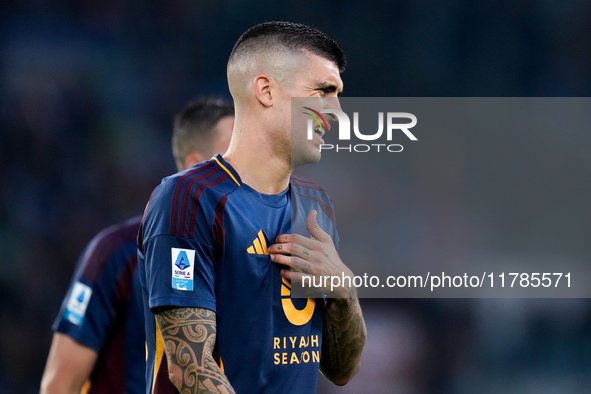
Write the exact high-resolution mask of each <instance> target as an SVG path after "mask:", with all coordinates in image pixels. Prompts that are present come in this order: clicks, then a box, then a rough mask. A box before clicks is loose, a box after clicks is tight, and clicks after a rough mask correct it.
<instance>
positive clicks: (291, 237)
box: [275, 234, 314, 248]
mask: <svg viewBox="0 0 591 394" xmlns="http://www.w3.org/2000/svg"><path fill="white" fill-rule="evenodd" d="M286 243H297V244H300V245H302V246H305V247H307V248H311V247H312V245H314V240H313V239H312V238H310V237H305V236H303V235H301V234H281V235H280V236H278V237H277V238H275V244H286Z"/></svg>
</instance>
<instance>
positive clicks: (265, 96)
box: [252, 75, 273, 107]
mask: <svg viewBox="0 0 591 394" xmlns="http://www.w3.org/2000/svg"><path fill="white" fill-rule="evenodd" d="M271 85H272V81H271V79H270V78H269V77H268V76H266V75H259V76H257V77H256V78H255V79H254V83H253V86H252V88H253V90H254V96H255V97H256V99H257V100H258V102H259V103H261V104H262V105H263V106H264V107H271V106H273V94H272V91H271V90H272V89H271Z"/></svg>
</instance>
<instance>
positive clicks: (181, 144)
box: [172, 98, 234, 169]
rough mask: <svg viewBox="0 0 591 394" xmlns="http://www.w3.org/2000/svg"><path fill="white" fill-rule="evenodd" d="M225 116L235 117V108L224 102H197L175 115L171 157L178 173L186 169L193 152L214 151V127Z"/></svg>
mask: <svg viewBox="0 0 591 394" xmlns="http://www.w3.org/2000/svg"><path fill="white" fill-rule="evenodd" d="M226 116H234V105H233V104H232V103H231V102H229V101H227V100H224V99H221V98H200V99H197V100H195V101H192V102H190V103H189V104H187V106H186V107H185V108H183V109H182V110H181V112H179V113H178V114H176V115H175V117H174V127H173V133H172V154H173V156H174V160H175V162H176V164H177V167H178V168H179V169H181V168H183V166H184V160H185V157H186V156H187V155H188V154H190V153H191V152H210V151H211V150H212V147H213V146H214V143H215V138H216V137H215V136H214V134H215V125H216V123H217V122H219V121H220V120H221V119H222V118H225V117H226ZM213 153H216V152H213ZM213 153H212V154H213ZM204 154H205V153H204Z"/></svg>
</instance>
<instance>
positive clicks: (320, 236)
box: [306, 209, 332, 242]
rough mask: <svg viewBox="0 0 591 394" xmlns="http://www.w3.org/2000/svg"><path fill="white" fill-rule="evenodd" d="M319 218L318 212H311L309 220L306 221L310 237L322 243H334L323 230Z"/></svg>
mask: <svg viewBox="0 0 591 394" xmlns="http://www.w3.org/2000/svg"><path fill="white" fill-rule="evenodd" d="M317 217H318V212H317V211H316V210H314V209H313V210H311V211H310V213H309V214H308V218H307V219H306V228H307V229H308V232H309V233H310V235H311V236H312V237H314V238H316V239H317V240H319V241H321V242H328V241H332V238H331V237H330V235H328V234H327V233H326V232H325V231H324V230H323V229H321V228H320V226H319V225H318V222H317V221H316V218H317Z"/></svg>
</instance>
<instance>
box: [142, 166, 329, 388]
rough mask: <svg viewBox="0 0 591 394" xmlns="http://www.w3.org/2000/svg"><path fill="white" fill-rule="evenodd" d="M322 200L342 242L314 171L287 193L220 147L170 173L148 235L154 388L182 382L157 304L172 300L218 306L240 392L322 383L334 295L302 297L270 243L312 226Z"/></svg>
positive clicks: (222, 343) (223, 357)
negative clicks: (269, 191) (327, 310)
mask: <svg viewBox="0 0 591 394" xmlns="http://www.w3.org/2000/svg"><path fill="white" fill-rule="evenodd" d="M294 207H295V208H297V209H292V208H294ZM312 209H316V210H317V211H318V212H319V214H318V223H319V224H320V226H321V227H322V228H323V229H324V230H325V231H326V232H327V233H328V234H330V235H332V236H333V240H334V241H335V243H337V242H338V237H337V233H336V230H335V228H334V220H333V219H334V214H333V208H332V203H331V201H330V199H329V198H328V196H327V195H326V193H325V192H324V190H322V189H321V188H320V187H318V186H317V185H316V184H314V183H312V182H310V181H307V180H304V179H301V178H295V177H294V178H292V179H291V180H290V185H289V189H288V190H285V191H284V192H283V193H280V194H277V195H265V194H261V193H258V192H257V191H255V190H254V189H252V188H251V187H249V186H248V185H246V184H244V183H243V182H242V181H241V179H240V176H239V175H238V174H237V173H236V171H235V170H234V169H233V168H232V167H231V166H230V165H229V164H228V163H227V162H225V161H224V159H223V158H222V157H221V156H220V155H216V156H214V158H213V159H212V160H209V161H207V162H204V163H201V164H198V165H197V166H195V167H193V168H191V169H189V170H185V171H183V172H180V173H178V174H175V175H173V176H171V177H168V178H165V179H164V180H163V182H162V183H161V184H160V185H159V186H158V187H157V188H156V189H155V191H154V193H153V194H152V197H151V200H150V202H149V204H148V207H147V208H146V212H145V215H144V221H143V223H142V227H141V228H140V234H139V237H138V246H139V251H140V253H139V266H140V270H141V271H142V281H143V282H142V287H143V291H144V302H146V303H148V304H147V305H146V306H145V310H146V333H147V347H148V368H147V382H148V387H147V393H152V392H154V393H169V392H173V393H174V392H176V390H175V389H174V387H173V386H172V384H171V383H170V381H169V379H168V373H167V365H166V357H165V355H164V354H163V350H162V349H163V344H162V338H161V337H160V334H159V332H158V330H157V328H156V324H155V319H154V315H153V314H152V313H151V312H150V310H154V309H155V308H159V307H171V306H172V307H199V308H207V309H210V310H213V311H215V312H216V315H217V321H216V324H217V343H216V349H217V351H216V353H217V354H216V356H217V357H218V360H219V361H218V364H219V365H220V366H221V367H222V370H223V371H224V373H225V374H226V376H227V377H228V379H229V381H230V383H231V384H232V386H233V388H234V389H235V390H236V392H237V393H314V392H316V384H317V379H318V368H319V362H320V348H321V341H322V325H323V313H324V301H323V300H322V299H292V298H291V297H290V295H291V284H290V283H289V282H288V281H287V280H285V279H283V278H282V277H281V275H280V267H278V266H277V265H276V264H273V263H272V262H271V259H270V257H269V255H268V252H267V248H268V246H269V245H271V244H272V243H274V242H275V239H276V237H277V236H278V235H280V234H288V233H295V232H299V233H301V234H304V235H306V236H309V234H308V232H307V231H306V229H305V218H306V216H307V214H308V212H309V211H310V210H312ZM292 214H293V216H294V217H293V218H292ZM292 227H293V229H292ZM296 227H297V228H298V230H299V231H296ZM150 386H152V387H150ZM152 390H153V391H152Z"/></svg>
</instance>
